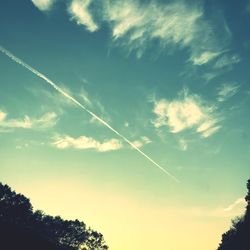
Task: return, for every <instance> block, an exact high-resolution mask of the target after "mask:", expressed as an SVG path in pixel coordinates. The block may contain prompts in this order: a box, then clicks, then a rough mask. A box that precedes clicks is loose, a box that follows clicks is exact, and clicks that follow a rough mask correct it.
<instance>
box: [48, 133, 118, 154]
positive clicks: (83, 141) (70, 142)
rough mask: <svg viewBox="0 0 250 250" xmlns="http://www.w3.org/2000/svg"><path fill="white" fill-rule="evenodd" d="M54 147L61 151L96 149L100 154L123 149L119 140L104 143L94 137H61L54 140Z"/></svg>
mask: <svg viewBox="0 0 250 250" xmlns="http://www.w3.org/2000/svg"><path fill="white" fill-rule="evenodd" d="M52 145H53V146H55V147H56V148H59V149H66V148H75V149H82V150H84V149H94V150H96V151H98V152H107V151H114V150H118V149H121V148H122V143H121V142H120V141H119V140H117V139H110V140H107V141H104V142H100V141H97V140H95V139H93V138H92V137H87V136H80V137H78V138H73V137H71V136H68V135H66V136H60V137H58V138H56V139H54V142H53V143H52Z"/></svg>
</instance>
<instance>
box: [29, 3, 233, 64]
mask: <svg viewBox="0 0 250 250" xmlns="http://www.w3.org/2000/svg"><path fill="white" fill-rule="evenodd" d="M33 2H36V6H40V7H39V8H40V9H41V10H42V9H46V8H49V7H47V6H51V4H49V3H50V2H53V1H51V0H50V1H49V0H43V1H42V0H33ZM68 12H69V14H70V16H71V19H72V20H74V21H75V22H76V23H77V24H78V25H83V26H84V27H85V28H86V29H87V30H88V31H90V32H94V31H97V30H98V29H99V28H100V27H99V26H101V25H102V24H105V25H108V27H109V28H110V29H111V33H112V38H113V41H114V42H115V43H116V44H119V45H122V46H125V47H126V49H128V50H129V51H136V53H137V56H138V57H140V56H141V55H142V54H143V52H144V51H145V50H146V49H147V47H151V46H152V44H153V43H154V44H155V41H156V42H157V44H159V46H160V48H161V49H166V48H168V50H169V52H172V51H173V48H175V47H179V48H186V49H188V51H189V52H190V54H191V55H190V61H191V62H192V63H193V64H195V65H202V64H205V63H208V62H209V61H211V60H212V59H214V58H215V57H216V56H218V55H219V54H220V53H221V51H223V50H224V47H225V46H224V44H223V42H222V41H219V39H218V38H217V37H216V31H215V28H214V25H213V20H207V19H206V17H205V15H204V10H203V6H202V3H201V2H199V1H198V2H197V3H192V5H190V4H188V2H187V1H185V0H178V1H165V2H164V1H161V2H160V1H146V2H144V3H143V2H142V1H140V0H126V1H124V0H105V1H102V0H96V1H93V0H69V6H68ZM97 18H98V23H97V21H96V19H97ZM217 26H218V25H217ZM220 32H221V33H222V32H223V37H224V40H225V41H226V40H227V39H229V38H230V32H229V30H228V27H227V25H225V22H223V25H221V27H220Z"/></svg>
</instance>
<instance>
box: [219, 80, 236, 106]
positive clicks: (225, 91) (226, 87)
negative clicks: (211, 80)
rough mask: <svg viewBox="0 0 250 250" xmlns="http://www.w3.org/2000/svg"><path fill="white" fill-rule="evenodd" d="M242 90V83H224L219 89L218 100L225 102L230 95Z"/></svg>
mask: <svg viewBox="0 0 250 250" xmlns="http://www.w3.org/2000/svg"><path fill="white" fill-rule="evenodd" d="M239 90H240V85H238V84H236V83H224V84H223V85H222V86H220V88H219V89H218V93H217V100H218V101H219V102H224V101H226V100H228V99H229V98H230V97H233V96H234V95H236V94H237V93H238V92H239Z"/></svg>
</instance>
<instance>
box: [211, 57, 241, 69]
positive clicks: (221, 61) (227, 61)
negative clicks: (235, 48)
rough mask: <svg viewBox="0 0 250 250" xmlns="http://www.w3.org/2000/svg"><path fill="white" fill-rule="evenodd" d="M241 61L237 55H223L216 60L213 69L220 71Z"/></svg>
mask: <svg viewBox="0 0 250 250" xmlns="http://www.w3.org/2000/svg"><path fill="white" fill-rule="evenodd" d="M240 61H241V58H240V56H239V55H237V54H233V55H230V54H225V55H223V56H221V57H220V58H218V60H217V61H216V62H215V64H214V68H215V69H222V68H225V67H232V66H233V65H234V64H237V63H239V62H240Z"/></svg>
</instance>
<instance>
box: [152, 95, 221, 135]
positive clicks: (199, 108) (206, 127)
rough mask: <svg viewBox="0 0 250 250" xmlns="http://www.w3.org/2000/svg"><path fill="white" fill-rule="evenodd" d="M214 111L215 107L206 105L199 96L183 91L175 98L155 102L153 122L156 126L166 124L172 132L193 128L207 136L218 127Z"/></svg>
mask: <svg viewBox="0 0 250 250" xmlns="http://www.w3.org/2000/svg"><path fill="white" fill-rule="evenodd" d="M214 111H215V107H214V106H211V105H208V104H207V103H206V102H205V101H203V100H202V99H201V97H199V96H198V95H189V94H188V93H187V92H185V91H184V93H182V94H181V95H180V97H179V98H178V99H176V100H172V101H169V100H166V99H162V100H160V101H156V102H155V104H154V109H153V112H154V113H155V115H156V116H157V117H156V119H155V120H154V121H153V124H154V126H155V127H156V128H159V127H162V126H168V127H169V129H170V132H172V133H178V132H181V131H183V130H186V129H194V130H195V131H196V132H197V133H200V134H201V135H202V136H203V137H209V136H211V135H212V134H214V133H215V132H216V131H218V130H219V128H220V126H219V125H218V122H219V119H218V118H217V116H216V114H215V112H214Z"/></svg>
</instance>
